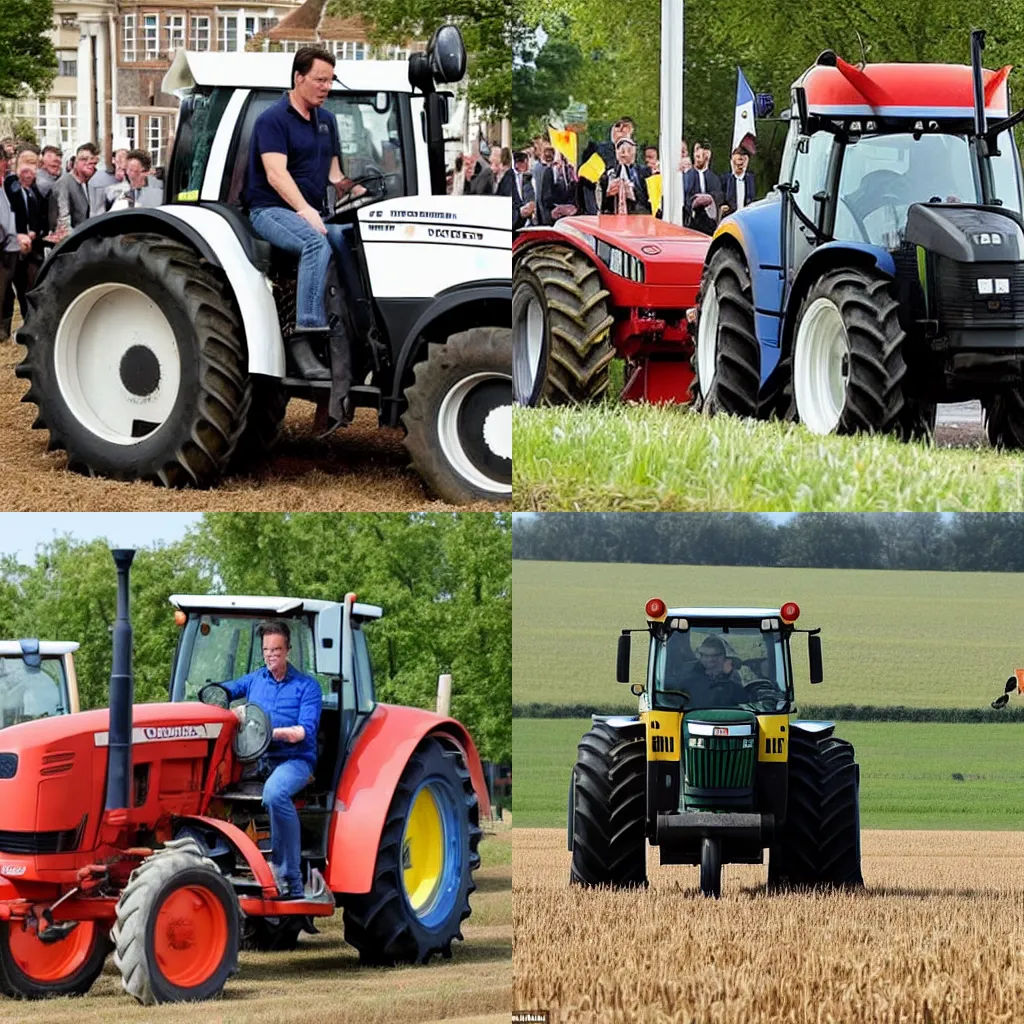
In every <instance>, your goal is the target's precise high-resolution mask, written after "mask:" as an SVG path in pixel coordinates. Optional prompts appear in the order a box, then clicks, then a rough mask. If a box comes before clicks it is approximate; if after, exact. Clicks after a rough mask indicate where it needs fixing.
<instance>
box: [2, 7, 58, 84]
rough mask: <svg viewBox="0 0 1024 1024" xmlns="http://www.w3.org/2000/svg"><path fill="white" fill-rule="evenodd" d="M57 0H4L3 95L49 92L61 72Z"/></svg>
mask: <svg viewBox="0 0 1024 1024" xmlns="http://www.w3.org/2000/svg"><path fill="white" fill-rule="evenodd" d="M52 27H53V0H0V96H8V97H17V96H23V95H24V94H25V92H26V91H28V92H33V93H36V94H37V95H39V96H45V95H46V93H47V92H49V89H50V86H51V84H52V83H53V78H54V75H55V74H56V72H57V54H56V53H55V52H54V49H53V43H51V42H50V39H49V37H48V36H47V35H46V33H47V32H49V31H50V29H51V28H52Z"/></svg>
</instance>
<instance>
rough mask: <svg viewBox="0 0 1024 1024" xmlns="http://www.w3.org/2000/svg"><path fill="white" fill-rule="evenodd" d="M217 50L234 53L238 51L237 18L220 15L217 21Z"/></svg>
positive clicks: (235, 16)
mask: <svg viewBox="0 0 1024 1024" xmlns="http://www.w3.org/2000/svg"><path fill="white" fill-rule="evenodd" d="M217 20H218V23H219V27H220V31H219V32H218V33H217V49H218V50H224V51H226V52H227V53H234V52H235V51H236V50H237V49H238V16H237V15H235V14H222V15H221V16H220V17H219V18H218V19H217Z"/></svg>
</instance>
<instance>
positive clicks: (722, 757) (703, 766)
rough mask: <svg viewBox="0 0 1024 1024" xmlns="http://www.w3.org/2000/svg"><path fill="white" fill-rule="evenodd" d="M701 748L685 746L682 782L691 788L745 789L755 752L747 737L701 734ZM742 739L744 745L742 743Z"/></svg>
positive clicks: (751, 778)
mask: <svg viewBox="0 0 1024 1024" xmlns="http://www.w3.org/2000/svg"><path fill="white" fill-rule="evenodd" d="M697 738H698V739H702V740H703V741H704V746H703V747H691V746H689V741H688V742H687V747H686V785H687V786H690V787H691V788H693V789H749V788H750V787H751V786H753V784H754V760H755V755H756V753H757V752H756V751H755V750H754V747H753V745H752V744H751V738H750V737H749V736H701V737H697ZM744 741H746V743H747V746H744Z"/></svg>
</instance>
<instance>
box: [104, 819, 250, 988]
mask: <svg viewBox="0 0 1024 1024" xmlns="http://www.w3.org/2000/svg"><path fill="white" fill-rule="evenodd" d="M240 913H241V912H240V910H239V906H238V899H237V897H236V896H235V891H234V889H232V887H231V883H230V882H229V881H228V880H227V879H226V878H225V877H224V875H223V874H221V872H220V870H219V869H218V868H217V865H216V864H214V862H213V861H212V860H210V858H209V857H204V856H203V855H202V852H201V851H200V848H199V845H198V843H196V841H195V839H193V838H191V837H187V838H183V839H175V840H173V841H171V842H170V843H168V844H167V845H166V846H165V847H164V848H163V849H160V850H157V851H156V852H155V853H154V854H152V856H150V857H147V858H146V859H145V860H144V861H143V862H142V863H141V864H140V865H139V866H138V867H137V868H136V869H135V870H134V871H133V872H132V874H131V877H130V878H129V879H128V884H127V885H126V886H125V887H124V890H123V891H122V892H121V898H120V899H119V900H118V902H117V923H116V924H115V925H114V929H113V931H112V932H111V938H112V939H113V940H114V945H115V947H116V949H115V953H114V963H115V964H116V966H117V968H118V970H120V972H121V984H122V986H123V987H124V990H125V992H127V993H128V994H129V995H131V996H134V997H135V998H136V999H137V1000H138V1001H139V1002H140V1003H142V1004H143V1005H145V1006H152V1005H154V1004H156V1003H177V1002H191V1001H200V1000H204V999H213V998H214V997H216V996H218V995H220V993H221V990H222V989H223V988H224V984H225V983H226V982H227V980H228V978H229V977H230V976H231V975H232V974H235V973H236V972H237V971H238V943H239V931H240V925H239V918H240Z"/></svg>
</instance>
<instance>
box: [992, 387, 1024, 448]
mask: <svg viewBox="0 0 1024 1024" xmlns="http://www.w3.org/2000/svg"><path fill="white" fill-rule="evenodd" d="M983 409H984V414H985V416H984V418H985V432H986V433H987V434H988V440H989V444H991V445H992V446H993V447H994V448H1005V449H1007V450H1008V451H1016V450H1018V449H1021V448H1024V394H1022V393H1021V392H1020V391H1019V390H1018V389H1017V388H1010V389H1007V390H1006V391H1002V392H1000V393H999V394H997V395H994V396H993V397H991V398H989V399H986V400H985V402H984V403H983Z"/></svg>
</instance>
